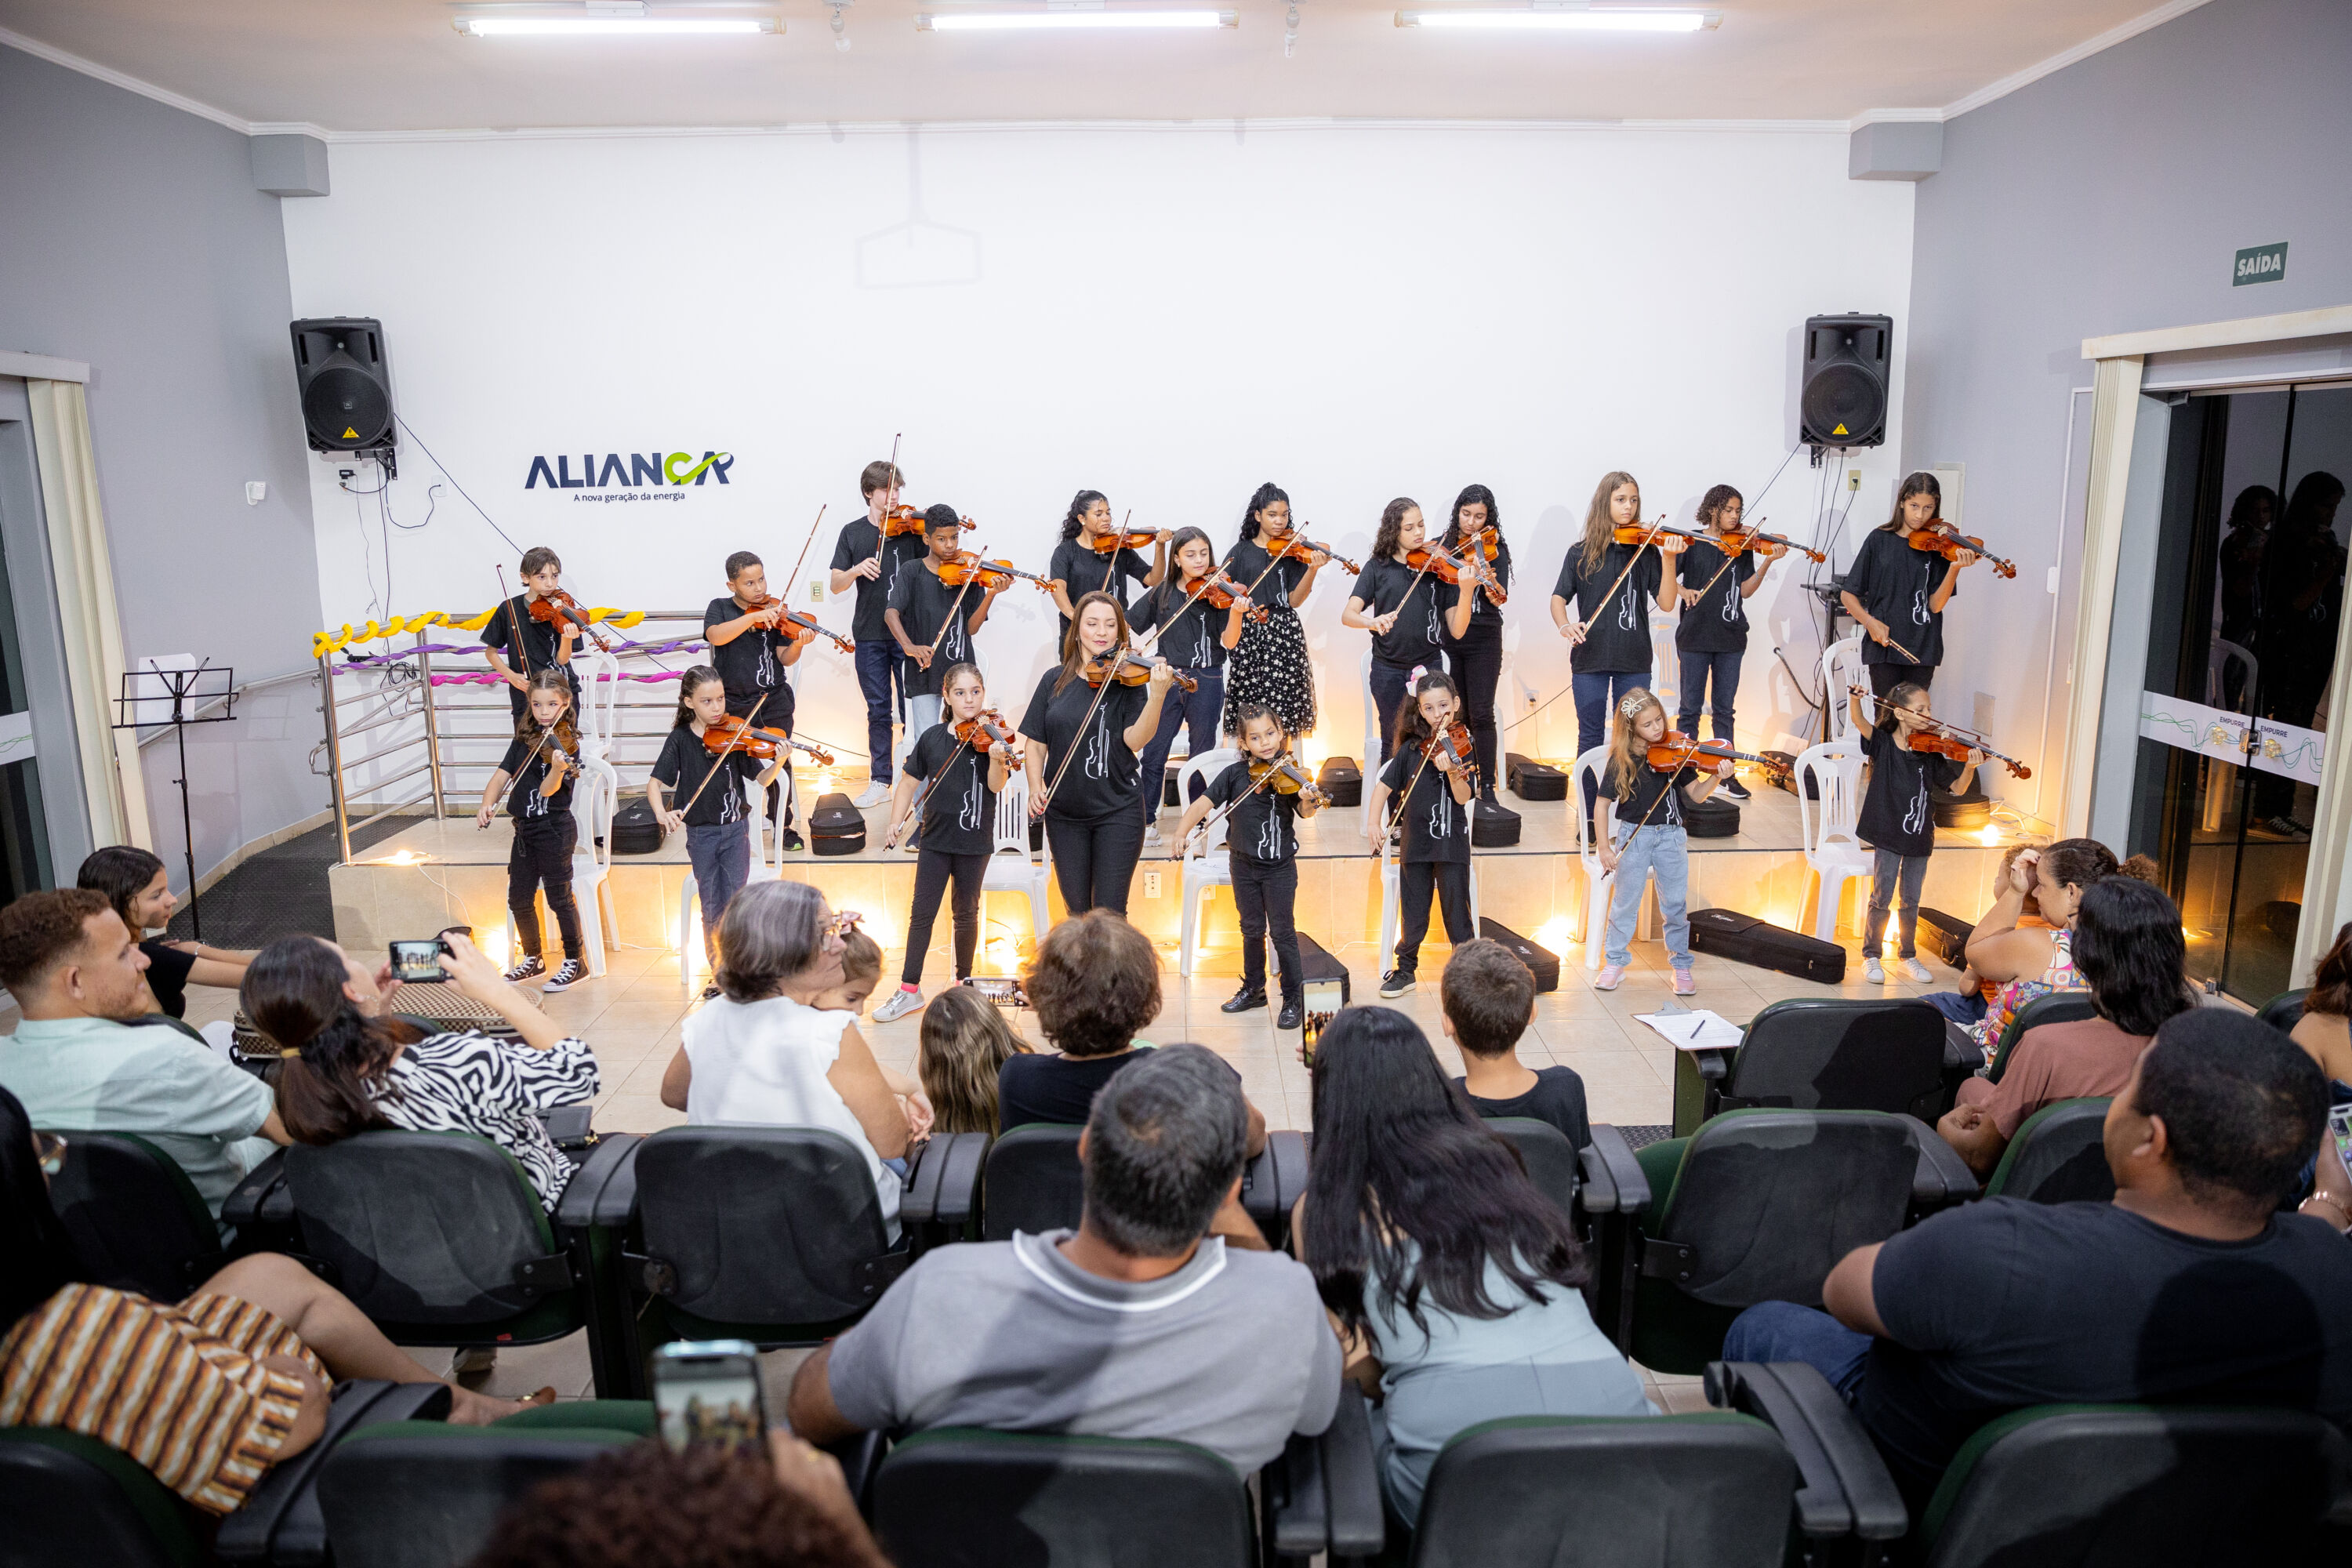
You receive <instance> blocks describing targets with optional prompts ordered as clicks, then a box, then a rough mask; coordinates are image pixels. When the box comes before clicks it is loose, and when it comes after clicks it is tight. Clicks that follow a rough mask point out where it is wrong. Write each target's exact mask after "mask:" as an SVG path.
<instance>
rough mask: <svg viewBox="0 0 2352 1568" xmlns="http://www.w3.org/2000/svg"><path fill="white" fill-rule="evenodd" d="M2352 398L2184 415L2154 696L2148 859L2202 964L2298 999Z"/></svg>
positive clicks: (2143, 834) (2271, 395)
mask: <svg viewBox="0 0 2352 1568" xmlns="http://www.w3.org/2000/svg"><path fill="white" fill-rule="evenodd" d="M2347 473H2352V388H2345V387H2298V388H2293V389H2289V390H2284V391H2264V392H2241V393H2230V394H2222V395H2212V396H2197V397H2192V398H2190V399H2189V401H2188V403H2187V405H2185V406H2184V407H2182V408H2180V409H2179V410H2178V411H2177V412H2176V414H2175V416H2174V419H2173V422H2172V437H2171V450H2170V451H2169V453H2168V455H2167V461H2166V467H2165V488H2164V506H2163V519H2162V522H2161V525H2160V530H2159V537H2158V566H2157V574H2156V585H2155V590H2154V592H2155V598H2154V603H2153V604H2152V605H2151V615H2150V625H2149V636H2148V657H2147V670H2146V674H2145V679H2144V684H2143V689H2142V691H2141V694H2140V741H2139V760H2138V766H2137V773H2136V776H2135V782H2134V797H2133V811H2132V826H2131V842H2130V845H2129V849H2130V851H2131V852H2134V853H2144V854H2147V855H2151V856H2153V857H2154V858H2156V860H2157V862H2158V866H2159V867H2160V868H2162V874H2163V879H2164V881H2165V884H2166V887H2167V889H2168V891H2169V892H2170V893H2171V894H2172V896H2173V898H2174V900H2176V901H2177V902H2178V903H2179V905H2180V911H2181V923H2182V925H2183V926H2184V927H2185V928H2186V931H2187V934H2188V939H2189V971H2190V973H2192V974H2194V975H2196V976H2197V977H2198V978H2199V979H2200V980H2210V981H2215V982H2218V983H2219V984H2220V985H2221V989H2223V990H2224V991H2227V992H2229V993H2230V994H2232V995H2234V996H2237V997H2239V998H2241V999H2242V1000H2244V1001H2247V1002H2250V1003H2254V1004H2260V1003H2261V1002H2263V1001H2264V1000H2266V999H2268V998H2269V997H2270V996H2272V995H2273V994H2276V993H2278V992H2280V991H2282V990H2284V989H2285V988H2286V984H2287V979H2288V975H2289V972H2290V970H2291V968H2292V964H2293V959H2294V942H2295V935H2296V931H2297V928H2298V926H2299V924H2300V921H2301V916H2302V899H2303V887H2304V875H2305V868H2306V867H2307V866H2308V864H2309V860H2310V855H2311V824H2312V821H2313V819H2314V816H2315V804H2316V799H2317V795H2318V785H2319V777H2320V770H2321V768H2322V766H2323V765H2324V763H2325V760H2326V731H2327V728H2328V715H2327V714H2326V711H2325V704H2326V694H2327V687H2328V681H2329V678H2330V676H2331V674H2332V673H2333V671H2334V669H2335V667H2336V654H2337V651H2338V650H2337V648H2336V640H2337V626H2338V625H2339V623H2340V618H2341V616H2342V612H2343V592H2344V577H2345V548H2344V536H2345V531H2346V528H2347V525H2352V516H2347V514H2346V513H2345V510H2344V509H2343V508H2342V506H2341V502H2342V500H2343V498H2344V489H2345V486H2344V482H2343V479H2342V477H2341V476H2343V475H2345V474H2347Z"/></svg>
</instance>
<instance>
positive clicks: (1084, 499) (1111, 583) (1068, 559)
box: [1045, 490, 1171, 637]
mask: <svg viewBox="0 0 2352 1568" xmlns="http://www.w3.org/2000/svg"><path fill="white" fill-rule="evenodd" d="M1170 539H1171V535H1170V533H1169V531H1167V530H1166V529H1164V528H1161V529H1139V530H1137V531H1134V532H1132V533H1121V532H1120V531H1118V529H1117V528H1115V527H1113V526H1112V525H1111V521H1110V502H1109V501H1108V500H1105V499H1104V497H1103V493H1102V491H1100V490H1080V491H1079V492H1078V493H1077V494H1076V495H1075V496H1072V497H1071V498H1070V510H1068V511H1067V512H1066V513H1065V514H1063V517H1062V537H1061V541H1060V542H1058V543H1056V544H1055V546H1054V558H1053V561H1052V562H1051V563H1049V564H1048V565H1047V566H1046V568H1045V575H1046V577H1047V578H1048V579H1050V582H1049V584H1048V586H1049V587H1050V589H1051V591H1052V593H1053V595H1054V607H1055V609H1057V610H1059V611H1061V612H1062V630H1061V635H1062V636H1063V637H1068V636H1069V635H1070V606H1071V605H1075V604H1076V603H1077V602H1078V600H1079V599H1080V598H1082V597H1084V596H1085V595H1088V594H1108V595H1110V596H1111V597H1112V598H1114V599H1117V600H1118V607H1119V609H1120V610H1122V611H1124V610H1126V609H1127V608H1128V607H1129V606H1128V597H1127V587H1126V584H1127V583H1130V582H1132V583H1140V584H1143V585H1144V586H1145V587H1147V588H1156V587H1158V586H1159V585H1160V583H1161V582H1162V581H1163V580H1165V578H1166V577H1167V575H1168V545H1169V541H1170ZM1138 541H1144V542H1149V543H1150V546H1151V563H1150V565H1148V566H1147V565H1146V564H1144V561H1143V557H1142V556H1141V555H1139V554H1138V553H1137V552H1136V551H1135V548H1134V546H1135V544H1136V542H1138Z"/></svg>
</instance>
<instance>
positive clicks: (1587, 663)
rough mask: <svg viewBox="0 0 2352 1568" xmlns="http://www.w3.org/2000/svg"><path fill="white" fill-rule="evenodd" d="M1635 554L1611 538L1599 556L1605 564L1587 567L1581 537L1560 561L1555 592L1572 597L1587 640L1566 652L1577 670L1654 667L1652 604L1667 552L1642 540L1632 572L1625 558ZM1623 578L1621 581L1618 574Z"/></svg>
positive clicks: (1594, 671) (1624, 671) (1587, 672)
mask: <svg viewBox="0 0 2352 1568" xmlns="http://www.w3.org/2000/svg"><path fill="white" fill-rule="evenodd" d="M1632 560H1633V546H1632V545H1630V544H1619V543H1617V542H1614V541H1613V540H1612V542H1610V545H1609V548H1608V550H1607V551H1605V552H1602V554H1601V564H1600V565H1598V566H1596V567H1593V568H1592V569H1591V570H1590V571H1587V570H1586V569H1585V565H1584V545H1583V543H1582V542H1578V543H1575V544H1571V545H1570V546H1569V547H1568V559H1567V560H1565V561H1563V562H1561V563H1560V566H1559V582H1557V583H1555V584H1552V590H1551V591H1552V593H1553V594H1554V595H1557V596H1558V597H1559V598H1561V599H1564V600H1566V601H1567V602H1568V613H1569V616H1570V618H1572V619H1575V620H1580V621H1582V622H1583V623H1584V640H1583V641H1582V642H1580V643H1579V644H1577V645H1576V649H1575V651H1574V652H1572V653H1570V655H1569V656H1568V664H1569V668H1570V669H1572V670H1574V671H1575V672H1576V673H1577V674H1579V675H1596V674H1604V673H1606V674H1617V675H1624V674H1631V673H1633V671H1636V670H1643V669H1647V668H1650V665H1651V663H1652V653H1651V647H1650V605H1652V604H1654V603H1655V602H1656V600H1657V596H1658V584H1659V582H1660V580H1661V579H1662V578H1663V577H1664V574H1665V565H1664V557H1663V556H1661V555H1660V554H1659V553H1658V549H1657V546H1655V545H1653V544H1645V545H1643V546H1642V558H1641V560H1639V561H1637V562H1634V563H1633V570H1632V571H1631V572H1627V571H1626V570H1625V563H1626V562H1628V561H1632ZM1620 573H1622V574H1624V581H1623V582H1622V583H1620V582H1618V581H1617V579H1618V574H1620ZM1612 583H1616V584H1617V591H1616V592H1615V593H1614V594H1610V596H1609V600H1608V602H1607V603H1606V604H1603V603H1602V602H1601V595H1603V594H1608V593H1609V584H1612Z"/></svg>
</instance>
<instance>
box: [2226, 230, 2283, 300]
mask: <svg viewBox="0 0 2352 1568" xmlns="http://www.w3.org/2000/svg"><path fill="white" fill-rule="evenodd" d="M2285 276H2286V242H2285V241H2284V240H2281V241H2280V242H2279V243H2278V244H2276V245H2257V246H2255V247H2253V248H2252V249H2251V250H2242V251H2240V252H2238V263H2237V266H2236V267H2235V268H2232V269H2231V273H2230V287H2231V288H2232V289H2242V288H2244V287H2245V286H2246V285H2247V284H2249V283H2275V282H2277V281H2278V280H2279V279H2282V278H2284V277H2285Z"/></svg>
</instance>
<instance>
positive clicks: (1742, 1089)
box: [1675, 996, 1947, 1134]
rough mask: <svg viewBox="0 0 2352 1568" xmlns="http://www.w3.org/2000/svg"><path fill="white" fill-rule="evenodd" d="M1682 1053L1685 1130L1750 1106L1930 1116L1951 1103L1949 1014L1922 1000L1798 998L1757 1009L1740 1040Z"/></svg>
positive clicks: (1678, 1126)
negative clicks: (1946, 1055) (1946, 1044)
mask: <svg viewBox="0 0 2352 1568" xmlns="http://www.w3.org/2000/svg"><path fill="white" fill-rule="evenodd" d="M1675 1078H1676V1084H1675V1088H1676V1089H1677V1090H1678V1092H1677V1094H1676V1095H1675V1131H1676V1132H1678V1133H1683V1134H1688V1133H1690V1132H1693V1131H1696V1130H1697V1126H1698V1123H1700V1122H1703V1121H1707V1120H1709V1119H1711V1118H1713V1117H1714V1116H1716V1115H1717V1114H1718V1113H1720V1112H1722V1111H1726V1110H1742V1109H1745V1108H1748V1107H1753V1106H1769V1107H1772V1108H1774V1109H1778V1110H1887V1111H1897V1112H1904V1113H1907V1114H1909V1115H1912V1116H1916V1117H1917V1118H1919V1119H1920V1120H1921V1121H1927V1122H1931V1123H1932V1122H1933V1121H1935V1120H1936V1119H1937V1117H1938V1116H1940V1115H1942V1114H1943V1112H1944V1110H1946V1109H1947V1101H1946V1100H1945V1093H1944V1016H1943V1015H1942V1014H1940V1013H1938V1012H1937V1011H1936V1009H1935V1008H1933V1007H1931V1006H1929V1005H1927V1003H1925V1002H1920V1001H1915V1000H1904V1001H1885V1000H1879V999H1875V998H1871V999H1862V998H1853V997H1844V996H1801V997H1791V998H1790V999H1788V1000H1786V1001H1781V1002H1775V1003H1773V1004H1772V1005H1770V1006H1769V1007H1766V1008H1765V1009H1764V1010H1763V1011H1762V1012H1760V1013H1759V1014H1757V1015H1756V1016H1755V1017H1754V1018H1753V1019H1752V1020H1750V1021H1749V1023H1748V1028H1747V1031H1746V1033H1745V1034H1743V1035H1742V1036H1741V1037H1740V1042H1739V1044H1738V1047H1733V1048H1731V1049H1727V1050H1714V1051H1677V1052H1675ZM1685 1079H1688V1080H1689V1081H1688V1082H1687V1083H1685ZM1694 1090H1695V1091H1696V1092H1693V1091H1694ZM1694 1113H1695V1114H1694Z"/></svg>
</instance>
